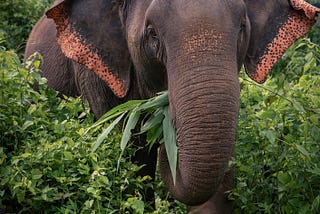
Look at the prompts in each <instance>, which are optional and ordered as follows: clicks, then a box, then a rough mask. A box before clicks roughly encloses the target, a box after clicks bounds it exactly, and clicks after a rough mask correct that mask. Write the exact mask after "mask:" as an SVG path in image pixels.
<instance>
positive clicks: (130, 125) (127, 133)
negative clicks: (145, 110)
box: [120, 109, 140, 151]
mask: <svg viewBox="0 0 320 214" xmlns="http://www.w3.org/2000/svg"><path fill="white" fill-rule="evenodd" d="M139 117H140V112H139V111H137V110H136V109H134V110H133V111H132V112H131V114H130V116H129V119H128V121H127V124H126V127H125V129H124V132H123V134H122V138H121V144H120V148H121V150H122V151H123V150H124V149H125V148H126V146H127V144H128V141H129V140H130V138H131V135H132V133H131V130H132V129H134V128H135V127H136V125H137V122H138V120H139Z"/></svg>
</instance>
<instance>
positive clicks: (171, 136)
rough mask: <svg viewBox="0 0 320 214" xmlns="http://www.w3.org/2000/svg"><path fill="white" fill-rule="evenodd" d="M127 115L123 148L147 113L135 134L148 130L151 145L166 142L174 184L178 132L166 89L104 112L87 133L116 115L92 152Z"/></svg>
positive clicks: (121, 145) (148, 140) (122, 141)
mask: <svg viewBox="0 0 320 214" xmlns="http://www.w3.org/2000/svg"><path fill="white" fill-rule="evenodd" d="M126 114H127V115H128V116H127V118H126V119H125V121H124V126H125V127H124V130H123V133H122V138H121V144H120V148H121V150H122V151H124V149H125V148H126V146H127V144H128V142H129V140H130V138H131V136H132V133H131V131H132V130H134V129H136V125H137V124H138V121H139V119H140V116H142V115H144V118H142V122H141V128H140V132H139V133H136V134H144V133H146V132H147V136H148V137H147V143H148V144H149V146H150V148H151V147H152V146H153V144H154V143H156V142H159V143H164V144H165V148H166V152H167V156H168V161H169V166H170V170H171V173H172V179H173V182H174V183H175V182H176V171H177V160H178V148H177V145H176V132H175V129H174V128H173V126H172V123H171V119H170V115H169V98H168V92H167V91H166V92H162V93H159V94H158V96H156V97H153V98H151V99H149V100H131V101H128V102H126V103H124V104H122V105H119V106H116V107H115V108H113V109H111V110H110V111H109V112H107V113H105V115H103V116H102V117H101V118H100V120H99V121H97V122H96V123H95V124H93V125H92V126H91V127H89V129H88V130H87V131H86V133H87V132H88V131H90V130H91V129H93V128H97V127H99V126H101V125H102V124H104V123H105V122H109V120H111V119H113V118H116V117H117V118H116V119H115V120H114V121H113V122H112V123H111V124H110V125H109V126H108V127H107V128H106V129H104V130H103V131H102V134H101V135H100V136H99V137H98V139H97V141H96V143H95V145H94V147H93V149H92V151H93V152H94V151H95V150H96V149H97V148H98V147H99V146H100V145H101V143H102V141H103V140H104V139H105V138H106V137H107V136H108V134H109V133H110V132H111V130H112V129H113V128H114V127H115V125H117V124H118V123H120V121H121V119H122V118H123V117H124V115H126ZM96 130H99V129H96ZM155 130H156V132H155Z"/></svg>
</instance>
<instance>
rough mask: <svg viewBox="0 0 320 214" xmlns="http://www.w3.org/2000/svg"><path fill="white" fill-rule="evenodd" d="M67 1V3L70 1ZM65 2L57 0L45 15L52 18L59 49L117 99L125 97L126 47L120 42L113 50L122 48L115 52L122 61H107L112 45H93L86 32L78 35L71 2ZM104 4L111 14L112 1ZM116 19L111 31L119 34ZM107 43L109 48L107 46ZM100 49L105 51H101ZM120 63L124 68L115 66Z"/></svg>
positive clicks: (126, 84) (127, 76)
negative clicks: (103, 84)
mask: <svg viewBox="0 0 320 214" xmlns="http://www.w3.org/2000/svg"><path fill="white" fill-rule="evenodd" d="M75 2H76V1H75ZM68 4H70V2H69V3H68ZM68 4H67V3H66V2H65V1H64V0H59V1H56V2H55V3H54V4H53V6H52V7H51V8H50V9H49V10H48V11H47V12H46V15H47V17H48V18H51V19H53V20H54V21H55V23H56V28H57V40H58V43H59V45H60V47H61V50H62V52H63V53H64V54H65V56H66V57H68V58H70V59H72V60H73V61H75V62H78V63H80V64H82V65H84V66H86V67H87V68H88V69H89V70H91V71H93V72H94V73H95V74H96V75H97V76H98V77H100V79H102V80H103V81H105V82H106V83H107V85H108V86H109V88H110V89H111V90H112V91H113V93H114V94H115V95H116V96H118V97H119V98H123V97H125V96H126V94H127V93H128V90H129V79H130V77H129V64H130V63H129V60H128V58H127V57H126V56H127V55H128V54H127V53H126V49H125V48H119V47H122V46H120V45H119V46H118V47H117V48H116V50H114V51H115V52H116V51H119V50H121V51H123V52H122V53H121V54H116V55H117V56H122V57H123V59H122V60H123V61H120V60H118V61H116V60H115V59H113V61H112V62H114V63H116V65H114V64H112V63H111V62H110V61H111V60H109V61H108V56H106V54H105V53H106V52H108V53H110V52H112V50H111V48H110V49H108V48H104V47H101V46H102V45H99V44H94V42H92V41H89V40H88V39H87V38H86V36H85V35H82V34H80V32H79V30H78V29H79V27H78V26H77V24H76V22H77V20H76V19H72V17H71V16H70V14H72V13H71V12H70V10H71V8H70V5H68ZM105 4H106V5H105V9H106V10H107V8H108V6H109V7H110V11H109V13H110V16H111V15H113V13H112V10H111V8H112V4H111V2H105ZM91 18H92V17H91ZM97 18H99V17H97ZM115 20H116V21H114V23H112V24H113V25H112V27H111V26H110V29H113V32H112V33H115V34H122V30H121V28H120V26H119V25H117V24H118V22H117V19H116V18H115ZM100 21H101V20H100ZM108 24H110V22H108ZM104 26H105V25H104ZM106 26H107V25H106ZM116 27H119V28H116ZM115 29H116V30H115ZM107 33H108V32H105V34H104V35H107ZM110 34H111V33H110ZM110 37H111V36H110ZM107 38H109V37H107ZM115 40H116V39H115ZM107 42H108V41H103V42H102V43H103V44H105V43H107ZM106 46H107V47H109V46H108V45H106ZM113 46H114V44H113ZM103 48H104V49H106V50H104V49H103ZM110 58H111V57H110ZM115 61H116V62H115ZM118 62H119V63H118ZM121 62H122V64H124V66H123V67H124V68H125V69H122V68H123V67H121V66H119V65H118V64H121ZM115 68H117V69H115ZM126 69H127V70H126Z"/></svg>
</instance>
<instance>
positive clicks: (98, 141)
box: [92, 112, 126, 152]
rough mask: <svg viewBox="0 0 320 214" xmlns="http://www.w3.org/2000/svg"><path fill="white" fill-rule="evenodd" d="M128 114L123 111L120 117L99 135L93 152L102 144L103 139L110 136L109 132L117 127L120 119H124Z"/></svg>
mask: <svg viewBox="0 0 320 214" xmlns="http://www.w3.org/2000/svg"><path fill="white" fill-rule="evenodd" d="M125 114H126V112H124V113H122V114H121V115H120V116H119V117H117V119H115V120H114V121H113V122H112V123H111V124H110V125H109V126H108V128H106V129H105V130H104V131H103V132H102V134H101V135H100V136H99V137H98V139H97V141H96V142H95V144H94V146H93V149H92V152H95V151H96V150H97V148H98V147H99V146H100V144H101V143H102V141H103V140H104V139H105V138H106V137H107V136H108V134H109V133H110V132H111V131H112V129H113V128H114V127H115V125H117V124H118V123H119V122H120V120H121V119H122V117H123V116H124V115H125Z"/></svg>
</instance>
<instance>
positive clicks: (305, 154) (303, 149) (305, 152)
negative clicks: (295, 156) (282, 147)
mask: <svg viewBox="0 0 320 214" xmlns="http://www.w3.org/2000/svg"><path fill="white" fill-rule="evenodd" d="M296 148H297V149H298V150H299V152H301V153H302V154H303V155H304V156H306V157H307V158H309V157H310V154H309V152H308V151H307V150H306V149H305V148H304V147H303V146H300V145H297V144H296Z"/></svg>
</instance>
